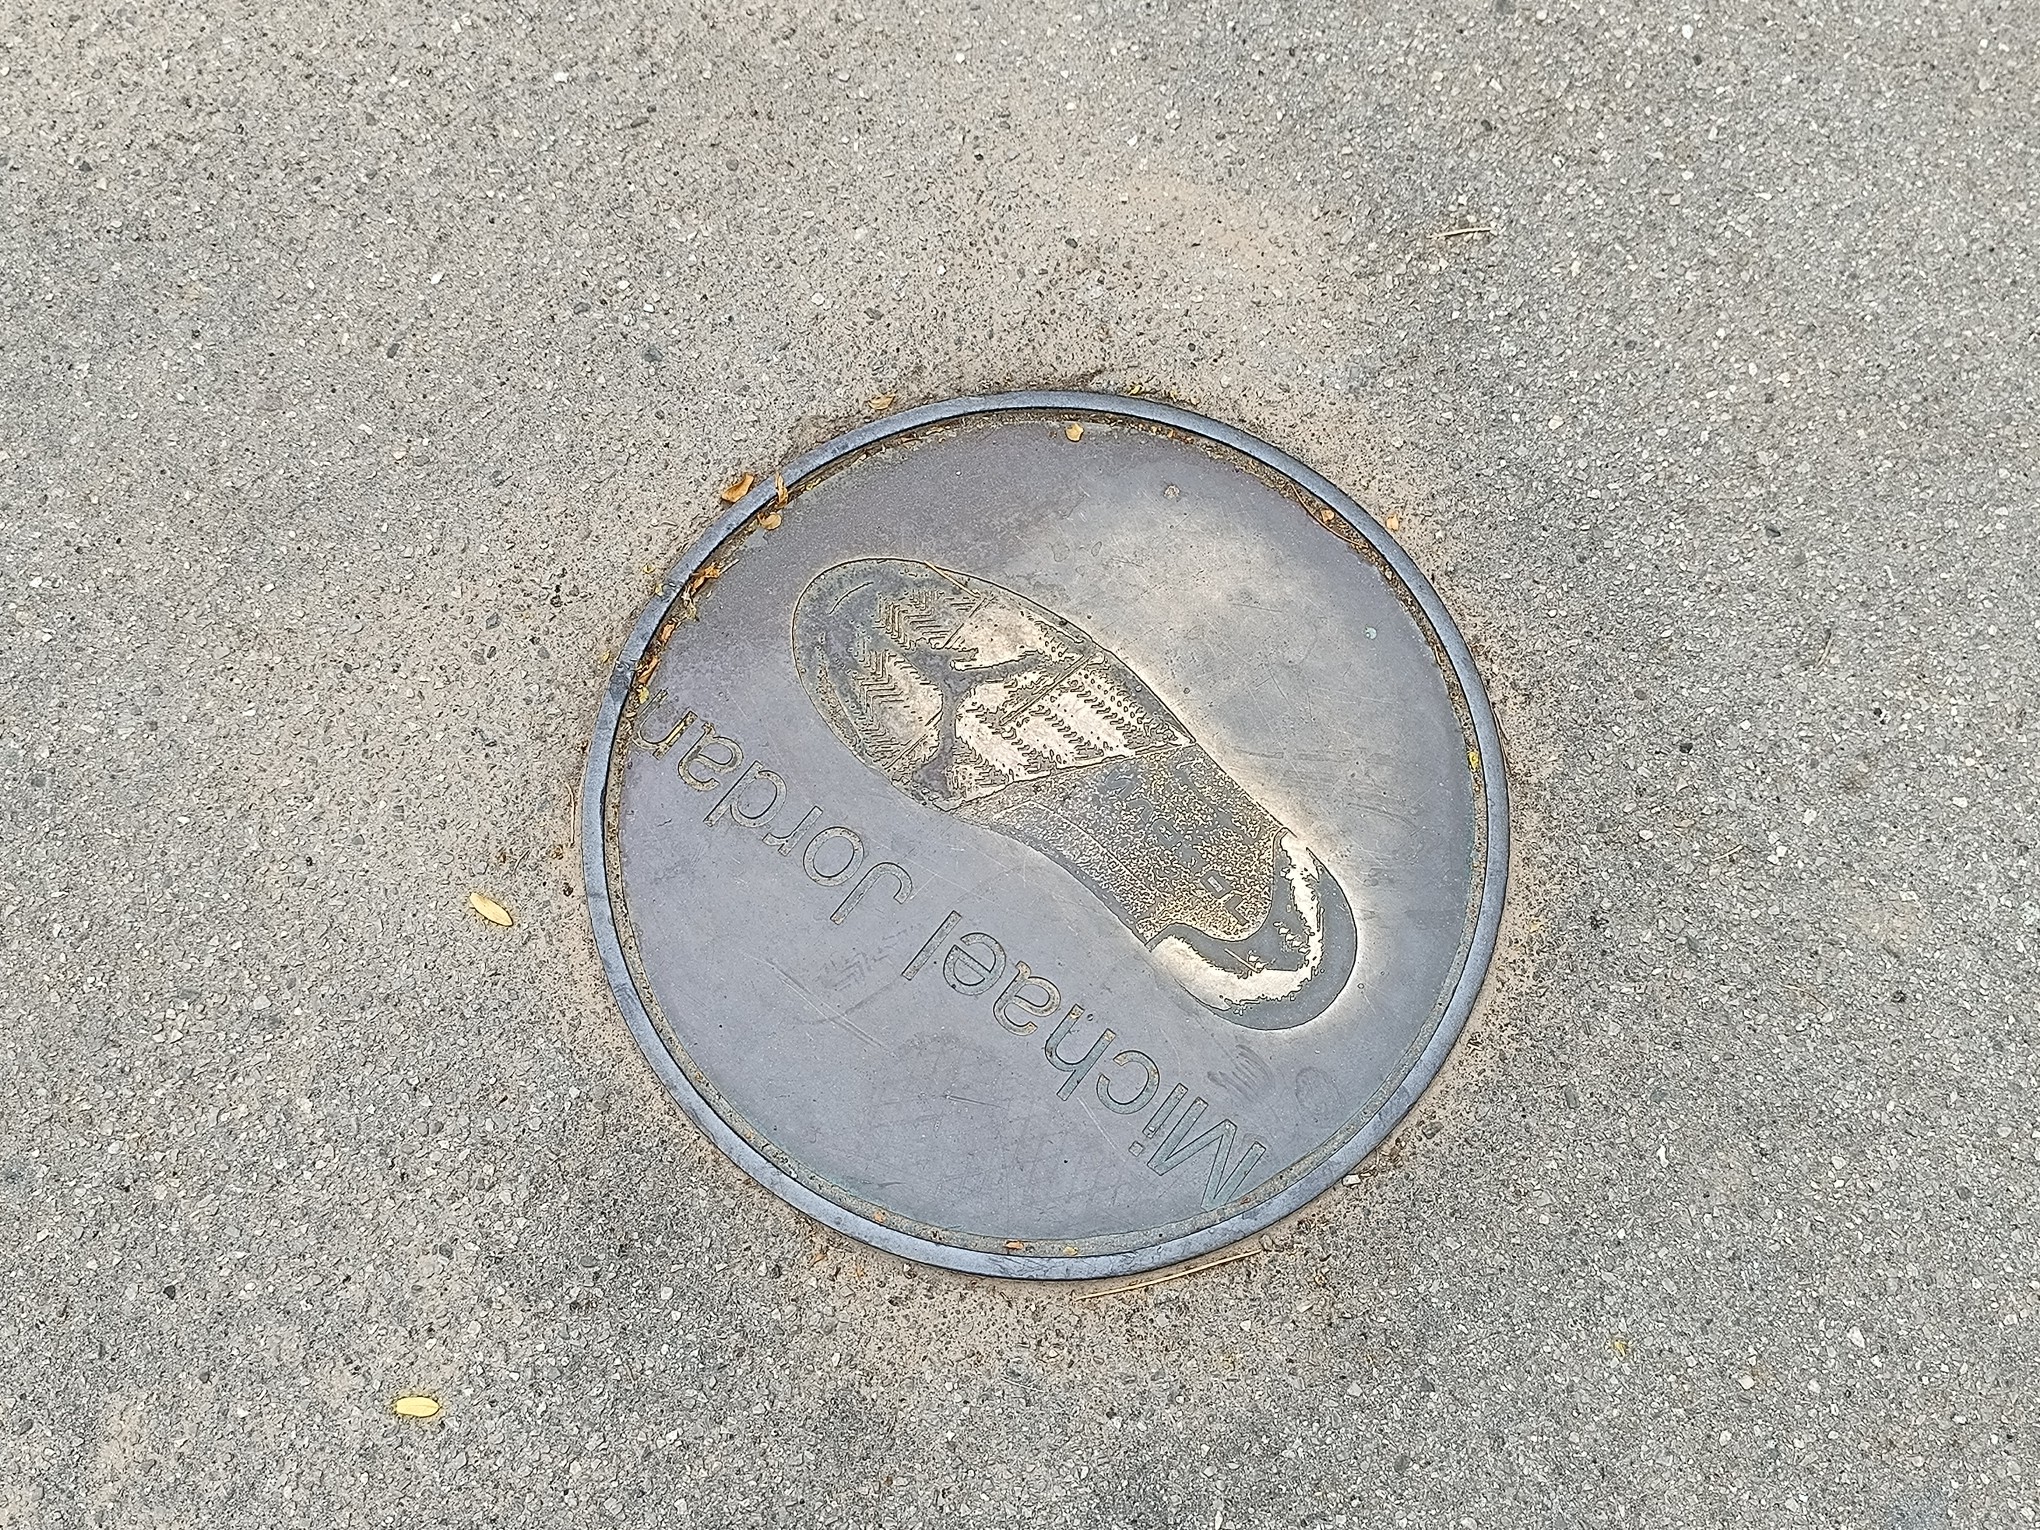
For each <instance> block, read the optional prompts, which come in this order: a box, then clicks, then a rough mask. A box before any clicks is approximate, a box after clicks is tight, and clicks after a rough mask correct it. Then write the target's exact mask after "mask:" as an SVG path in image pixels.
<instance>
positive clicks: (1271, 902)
mask: <svg viewBox="0 0 2040 1530" xmlns="http://www.w3.org/2000/svg"><path fill="white" fill-rule="evenodd" d="M793 661H794V668H795V670H796V672H797V673H798V674H799V676H800V679H801V682H802V684H803V685H805V687H806V688H807V693H808V695H809V697H810V698H811V699H812V700H813V702H814V704H815V708H816V710H817V711H819V712H820V713H821V715H822V718H823V720H824V721H825V722H826V723H827V724H828V726H829V729H830V731H831V732H833V733H834V734H835V735H836V737H837V738H838V739H840V740H841V741H842V743H843V745H844V747H845V748H847V749H848V750H849V751H850V752H851V753H852V754H854V755H855V756H856V757H857V758H858V759H860V760H862V761H863V762H864V763H865V764H866V765H869V766H870V767H872V768H873V769H874V770H877V771H879V772H880V773H881V774H883V775H884V776H885V777H886V778H887V779H888V780H889V781H891V782H892V783H893V785H894V786H896V787H898V788H899V789H900V790H901V791H902V792H904V793H906V795H907V796H909V797H911V798H913V800H914V801H916V802H919V803H922V804H923V805H925V806H927V807H931V808H934V809H936V810H937V811H939V812H944V813H954V814H955V815H957V816H958V817H959V818H962V819H965V820H967V821H969V822H972V823H978V824H983V825H984V826H985V827H987V828H990V829H994V830H996V831H998V832H999V833H1001V834H1004V835H1006V836H1008V837H1009V838H1011V839H1014V840H1017V841H1019V842H1020V843H1021V844H1023V845H1026V846H1028V847H1029V848H1031V849H1033V850H1036V851H1039V852H1040V853H1041V854H1042V855H1045V856H1047V857H1048V858H1049V859H1050V860H1052V861H1054V862H1055V863H1056V864H1057V865H1059V866H1061V867H1062V868H1063V869H1064V870H1065V871H1067V872H1068V873H1069V874H1070V875H1071V876H1073V877H1075V878H1076V879H1077V880H1078V881H1079V882H1081V883H1082V884H1083V885H1084V886H1085V887H1086V888H1088V889H1089V890H1090V891H1091V892H1092V893H1093V894H1094V895H1095V896H1096V897H1097V898H1098V900H1099V901H1100V902H1101V903H1103V904H1104V905H1105V907H1107V908H1108V909H1110V910H1111V911H1112V912H1113V914H1114V915H1116V916H1117V917H1118V919H1119V920H1120V922H1121V923H1122V924H1124V925H1125V926H1126V928H1127V929H1128V930H1130V931H1132V932H1133V934H1134V936H1135V937H1136V938H1137V939H1138V940H1139V941H1140V942H1141V943H1142V944H1143V945H1144V946H1146V947H1147V948H1148V950H1149V951H1150V952H1152V953H1153V955H1154V959H1155V961H1156V963H1157V965H1159V966H1160V967H1161V968H1162V969H1163V970H1164V971H1165V972H1167V973H1168V974H1169V975H1170V976H1171V977H1172V978H1174V979H1175V980H1176V982H1178V983H1179V984H1181V985H1182V987H1183V988H1184V990H1185V991H1186V992H1188V993H1189V994H1190V995H1191V997H1193V998H1194V999H1196V1000H1197V1002H1198V1003H1200V1004H1202V1005H1204V1006H1205V1007H1206V1008H1207V1009H1210V1010H1213V1011H1215V1012H1217V1013H1219V1014H1221V1015H1223V1016H1224V1017H1225V1018H1226V1019H1228V1020H1230V1021H1232V1022H1233V1023H1235V1024H1237V1025H1243V1026H1247V1027H1250V1028H1252V1029H1254V1030H1286V1029H1288V1028H1289V1027H1291V1026H1297V1025H1302V1024H1304V1023H1305V1022H1306V1021H1309V1020H1314V1019H1316V1018H1317V1017H1318V1016H1319V1015H1321V1014H1323V1013H1324V1011H1325V1009H1326V1007H1327V1006H1328V1005H1330V1004H1331V1002H1332V1000H1333V999H1335V998H1337V997H1338V995H1339V994H1340V993H1341V992H1342V991H1343V990H1344V989H1345V987H1346V985H1347V983H1348V982H1349V981H1350V980H1351V978H1352V976H1353V970H1354V965H1355V963H1356V961H1357V960H1358V956H1359V944H1360V942H1359V931H1358V927H1357V925H1356V923H1355V921H1354V918H1353V911H1352V907H1351V905H1350V904H1349V903H1348V902H1347V900H1346V894H1345V890H1344V889H1343V888H1341V887H1340V886H1339V883H1338V879H1337V878H1336V877H1334V876H1333V875H1332V873H1331V872H1330V871H1329V870H1328V869H1327V868H1326V867H1325V866H1324V865H1323V864H1322V863H1321V862H1320V861H1319V860H1318V859H1317V857H1316V856H1315V855H1313V854H1312V853H1311V851H1310V849H1309V847H1308V846H1306V845H1305V844H1304V843H1303V841H1302V839H1301V838H1300V837H1298V836H1297V835H1296V834H1295V833H1293V832H1292V831H1291V830H1290V829H1288V828H1287V827H1285V826H1284V825H1283V824H1282V823H1280V822H1278V821H1277V820H1276V819H1275V817H1274V816H1273V815H1272V814H1270V813H1269V812H1268V811H1267V809H1265V808H1264V807H1262V806H1261V804H1260V803H1258V802H1256V801H1255V800H1254V799H1253V797H1251V796H1250V795H1249V794H1248V793H1247V791H1246V790H1245V789H1244V788H1243V787H1241V786H1240V784H1239V783H1238V782H1237V781H1235V780H1233V778H1232V777H1231V776H1229V775H1228V774H1226V772H1225V771H1224V770H1223V769H1222V768H1220V766H1219V765H1218V764H1217V763H1216V762H1215V761H1214V760H1213V759H1212V758H1211V756H1210V755H1209V754H1207V753H1206V752H1205V750H1204V748H1203V746H1202V745H1200V744H1199V743H1198V742H1197V740H1196V739H1195V738H1193V737H1192V736H1191V734H1190V731H1189V730H1188V729H1187V728H1185V727H1184V726H1183V724H1182V722H1181V721H1180V720H1178V718H1177V717H1176V715H1175V713H1173V712H1172V711H1170V710H1169V708H1168V707H1167V706H1166V705H1164V704H1163V702H1162V700H1161V698H1160V697H1158V696H1157V695H1156V694H1155V693H1154V691H1153V689H1152V688H1150V687H1149V686H1148V684H1147V682H1145V681H1144V680H1142V679H1141V678H1140V677H1139V676H1138V675H1136V674H1135V673H1134V672H1133V671H1132V670H1131V669H1130V668H1129V667H1128V666H1127V665H1126V663H1125V662H1124V661H1123V660H1121V659H1120V658H1119V657H1118V656H1117V655H1116V654H1114V653H1112V652H1110V651H1109V650H1107V649H1106V648H1104V647H1103V646H1101V645H1100V644H1099V643H1098V642H1097V641H1096V640H1095V639H1094V638H1092V637H1091V636H1090V635H1089V634H1088V633H1086V632H1084V631H1083V630H1082V629H1080V628H1079V627H1077V626H1076V625H1075V624H1074V623H1072V622H1069V621H1067V620H1065V619H1064V618H1062V617H1060V616H1057V615H1056V614H1055V613H1054V612H1052V611H1049V610H1047V609H1045V608H1044V607H1042V606H1039V605H1037V604H1035V602H1033V601H1031V600H1029V599H1028V598H1027V597H1026V596H1024V595H1019V594H1016V593H1014V592H1013V591H1012V590H1008V589H1006V588H1004V587H1003V586H1000V585H996V584H992V583H990V582H989V581H987V580H984V579H979V578H975V577H973V576H971V575H968V574H959V573H954V572H951V571H950V570H948V569H941V568H936V567H935V566H934V565H933V564H928V563H914V562H909V561H907V560H904V559H897V558H860V559H855V560H853V561H851V562H847V563H839V564H837V565H835V566H834V567H833V568H829V569H825V570H824V571H823V572H821V573H820V574H818V575H816V576H815V578H814V579H813V581H811V582H810V583H809V585H808V587H807V589H806V590H804V591H803V592H802V593H801V597H800V599H799V601H798V602H796V604H795V607H794V613H793Z"/></svg>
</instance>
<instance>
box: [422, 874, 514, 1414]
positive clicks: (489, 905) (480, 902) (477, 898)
mask: <svg viewBox="0 0 2040 1530" xmlns="http://www.w3.org/2000/svg"><path fill="white" fill-rule="evenodd" d="M468 907H469V908H471V909H473V910H474V911H475V912H476V913H478V914H480V915H481V916H482V917H483V918H484V919H486V920H488V921H489V923H491V924H500V925H502V926H503V928H504V929H506V930H507V929H509V928H510V926H511V925H513V924H515V923H516V922H517V921H516V920H514V919H512V918H511V917H510V910H508V909H507V908H505V907H503V905H502V904H500V903H498V902H497V901H496V900H495V899H494V898H492V897H490V896H489V895H488V894H487V893H480V892H474V893H469V894H468ZM426 1401H427V1402H430V1401H431V1399H430V1398H427V1399H426ZM437 1406H438V1405H437V1404H436V1403H435V1404H434V1407H435V1408H436V1407H437Z"/></svg>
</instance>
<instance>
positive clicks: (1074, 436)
mask: <svg viewBox="0 0 2040 1530" xmlns="http://www.w3.org/2000/svg"><path fill="white" fill-rule="evenodd" d="M1063 434H1064V435H1065V436H1067V437H1069V438H1070V440H1072V441H1081V440H1083V439H1084V427H1083V426H1081V425H1072V426H1071V427H1070V428H1069V429H1068V430H1066V431H1064V432H1063Z"/></svg>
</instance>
